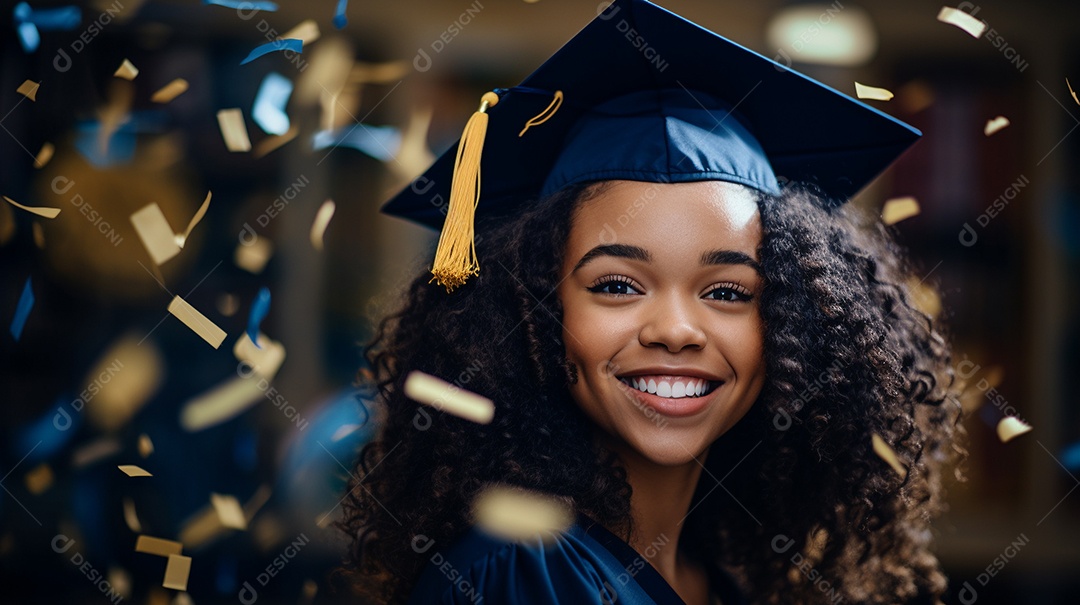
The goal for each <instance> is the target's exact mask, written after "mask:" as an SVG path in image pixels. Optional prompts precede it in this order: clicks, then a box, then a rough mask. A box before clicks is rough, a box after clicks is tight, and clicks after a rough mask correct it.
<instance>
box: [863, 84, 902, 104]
mask: <svg viewBox="0 0 1080 605" xmlns="http://www.w3.org/2000/svg"><path fill="white" fill-rule="evenodd" d="M855 96H857V97H859V98H860V99H870V100H872V101H888V100H889V99H891V98H893V93H891V92H889V91H888V90H886V89H884V88H876V87H874V86H867V85H865V84H859V83H858V82H856V83H855Z"/></svg>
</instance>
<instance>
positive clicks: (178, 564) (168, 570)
mask: <svg viewBox="0 0 1080 605" xmlns="http://www.w3.org/2000/svg"><path fill="white" fill-rule="evenodd" d="M190 573H191V557H185V556H184V555H169V563H168V564H167V565H165V580H164V581H162V582H161V586H162V587H164V588H171V589H173V590H187V581H188V575H189V574H190Z"/></svg>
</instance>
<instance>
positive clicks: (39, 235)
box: [30, 221, 45, 250]
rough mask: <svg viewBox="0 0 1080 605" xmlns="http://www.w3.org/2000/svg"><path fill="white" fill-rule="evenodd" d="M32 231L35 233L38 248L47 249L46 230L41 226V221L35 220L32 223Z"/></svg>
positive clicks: (35, 242)
mask: <svg viewBox="0 0 1080 605" xmlns="http://www.w3.org/2000/svg"><path fill="white" fill-rule="evenodd" d="M30 231H32V232H33V234H34V245H35V246H37V247H38V248H40V249H42V250H44V249H45V230H44V229H42V228H41V223H39V222H37V221H34V222H33V223H32V224H31V225H30Z"/></svg>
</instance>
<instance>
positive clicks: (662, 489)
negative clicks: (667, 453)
mask: <svg viewBox="0 0 1080 605" xmlns="http://www.w3.org/2000/svg"><path fill="white" fill-rule="evenodd" d="M613 449H614V450H615V451H616V453H617V454H618V455H619V458H620V459H621V461H622V463H623V466H624V468H625V469H626V478H627V482H629V483H630V487H631V489H632V490H633V493H632V495H631V498H630V511H631V513H630V514H631V518H632V519H633V531H632V533H631V535H630V541H629V543H630V546H631V547H632V548H633V549H634V550H636V551H637V552H638V554H640V555H641V556H642V558H643V559H644V560H646V561H647V562H648V563H649V564H650V565H652V566H653V567H655V568H656V570H657V571H658V572H660V575H662V576H663V577H664V579H665V580H667V582H668V583H669V584H671V585H672V586H677V585H679V584H680V583H681V582H680V579H681V577H682V575H683V574H684V573H685V571H686V568H687V565H688V562H687V561H685V560H684V558H683V556H682V555H680V554H679V548H678V545H679V537H680V536H681V534H682V529H683V527H684V525H685V520H686V516H687V514H688V513H689V511H690V501H691V500H692V499H693V497H694V490H695V489H696V488H697V484H698V480H699V479H700V477H701V471H702V466H701V464H698V461H696V460H690V461H689V462H687V463H685V464H681V465H676V466H668V465H660V464H657V463H655V462H653V461H651V460H649V459H647V458H645V457H643V456H642V455H641V454H639V453H638V452H636V451H635V450H633V449H632V448H630V447H627V446H625V445H623V446H622V447H613ZM707 453H708V451H706V452H705V454H702V456H701V457H700V458H699V460H701V461H704V459H705V455H707Z"/></svg>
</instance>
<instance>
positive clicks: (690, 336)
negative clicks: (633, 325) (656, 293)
mask: <svg viewBox="0 0 1080 605" xmlns="http://www.w3.org/2000/svg"><path fill="white" fill-rule="evenodd" d="M699 306H700V305H699V304H698V301H697V300H696V298H695V299H694V300H686V298H685V297H683V296H678V295H671V296H663V297H658V298H656V299H655V300H654V301H652V302H651V304H650V305H649V306H648V307H647V309H646V311H645V317H643V321H642V324H641V329H640V330H639V331H638V342H639V343H641V345H642V346H644V347H664V348H665V349H667V350H668V352H670V353H678V352H679V351H682V350H683V349H687V348H691V349H701V348H703V347H704V346H705V343H706V341H707V340H708V337H707V336H706V334H705V330H704V329H703V327H702V325H701V321H702V318H701V317H700V316H699V312H700V311H701V309H698V308H697V307H699Z"/></svg>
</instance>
